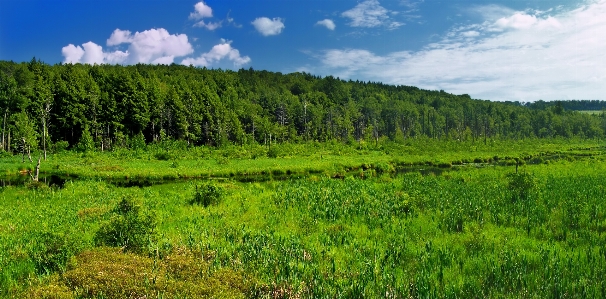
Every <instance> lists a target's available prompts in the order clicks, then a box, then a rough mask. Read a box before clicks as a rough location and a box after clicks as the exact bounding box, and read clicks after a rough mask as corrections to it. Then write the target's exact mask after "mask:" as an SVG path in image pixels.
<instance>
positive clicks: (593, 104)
mask: <svg viewBox="0 0 606 299" xmlns="http://www.w3.org/2000/svg"><path fill="white" fill-rule="evenodd" d="M526 106H527V107H530V108H532V109H549V108H553V109H557V110H558V111H559V110H561V109H563V110H574V111H601V110H604V109H606V101H598V100H569V101H553V102H545V101H542V100H539V101H536V102H533V103H526Z"/></svg>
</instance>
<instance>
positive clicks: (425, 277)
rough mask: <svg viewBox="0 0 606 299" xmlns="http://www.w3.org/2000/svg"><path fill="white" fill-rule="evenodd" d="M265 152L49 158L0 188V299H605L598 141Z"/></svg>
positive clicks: (605, 169)
mask: <svg viewBox="0 0 606 299" xmlns="http://www.w3.org/2000/svg"><path fill="white" fill-rule="evenodd" d="M268 151H269V150H268V149H267V148H263V147H260V148H252V149H247V148H245V147H236V148H228V149H220V150H209V149H205V148H194V149H187V150H184V149H175V148H169V149H166V148H160V147H158V148H153V147H150V148H148V149H147V151H141V152H127V151H123V152H111V153H84V154H77V153H63V154H57V155H52V156H51V157H50V159H49V160H48V161H47V162H43V164H42V165H43V168H42V169H43V171H44V172H47V173H57V174H61V175H67V174H69V175H70V176H71V177H70V178H71V179H68V180H67V181H66V182H65V184H64V185H63V186H62V187H61V188H59V187H56V186H55V187H48V186H46V185H44V184H36V183H29V182H28V183H26V184H24V185H14V184H12V185H10V186H6V187H2V188H1V189H0V200H1V201H2V203H3V204H2V205H0V297H6V298H13V297H15V298H125V297H130V298H143V297H145V298H200V297H206V298H409V297H412V298H427V297H442V298H487V297H492V298H604V297H605V296H606V284H605V283H604V282H603V277H605V275H606V248H605V247H604V244H606V234H605V232H606V201H605V199H606V192H605V187H604V186H606V176H605V175H604V173H606V163H605V162H604V156H603V155H602V152H601V147H600V142H599V141H596V140H590V141H582V140H576V141H570V140H551V141H548V142H546V141H539V140H529V141H521V142H502V143H498V142H497V143H488V144H486V145H484V144H483V143H480V144H475V145H472V144H457V143H452V142H435V141H418V142H416V143H411V144H408V145H383V146H382V147H380V148H373V147H371V146H367V147H365V148H364V147H363V148H361V149H360V148H359V146H356V145H352V146H343V145H339V144H332V145H331V144H315V145H314V144H308V145H281V146H276V147H274V151H276V153H270V155H269V156H271V157H268ZM162 154H166V155H168V157H165V156H162ZM20 161H21V160H20V157H19V158H17V157H12V158H6V159H5V158H3V159H2V162H0V167H3V169H5V173H7V174H8V177H10V176H12V174H13V173H16V172H18V171H19V169H20V168H22V169H24V164H21V163H20ZM25 164H27V165H31V163H25ZM57 165H58V166H57ZM412 165H417V166H422V167H420V168H414V169H413V168H405V167H411V166H412ZM457 165H460V166H457ZM516 165H518V167H516ZM428 166H435V167H437V168H440V166H442V167H441V168H440V169H442V170H443V171H442V172H439V174H435V173H429V174H427V175H423V174H421V173H420V172H419V171H418V170H419V169H426V168H427V167H428ZM27 167H31V166H26V167H25V168H27ZM516 169H517V172H516ZM249 173H252V174H256V175H257V176H255V177H250V178H249V180H245V179H241V178H242V177H243V176H244V174H249ZM127 176H128V177H130V178H132V177H137V178H140V179H145V178H148V179H150V178H156V179H157V178H165V179H164V180H162V181H154V182H153V184H151V183H150V184H143V185H141V184H140V185H137V186H136V187H122V186H123V184H116V183H115V181H112V180H111V179H118V178H125V177H127ZM209 176H214V177H220V178H221V179H220V180H219V179H215V180H208V179H206V178H208V177H209ZM169 177H170V179H169ZM192 177H193V178H192ZM182 178H190V179H187V180H184V179H182ZM276 178H279V180H277V179H276Z"/></svg>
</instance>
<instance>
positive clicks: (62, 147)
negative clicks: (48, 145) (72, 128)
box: [52, 141, 69, 153]
mask: <svg viewBox="0 0 606 299" xmlns="http://www.w3.org/2000/svg"><path fill="white" fill-rule="evenodd" d="M68 147H69V143H68V142H67V141H57V142H56V143H55V144H53V147H52V149H53V152H55V153H61V152H64V151H66V150H67V148H68Z"/></svg>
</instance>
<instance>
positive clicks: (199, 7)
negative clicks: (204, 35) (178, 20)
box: [189, 1, 233, 31]
mask: <svg viewBox="0 0 606 299" xmlns="http://www.w3.org/2000/svg"><path fill="white" fill-rule="evenodd" d="M212 16H213V10H212V8H211V7H210V6H208V5H207V4H206V3H204V1H200V2H198V3H196V5H194V12H192V13H190V14H189V19H190V20H196V21H197V22H196V23H195V24H194V27H201V28H206V29H208V30H210V31H213V30H216V29H218V28H221V27H222V26H223V21H218V22H207V21H204V20H203V19H204V18H212ZM227 22H228V24H229V23H232V22H233V19H230V18H229V15H228V20H227Z"/></svg>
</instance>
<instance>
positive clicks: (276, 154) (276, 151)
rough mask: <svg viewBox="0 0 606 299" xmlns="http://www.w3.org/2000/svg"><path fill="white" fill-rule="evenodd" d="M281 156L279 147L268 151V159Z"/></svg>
mask: <svg viewBox="0 0 606 299" xmlns="http://www.w3.org/2000/svg"><path fill="white" fill-rule="evenodd" d="M279 156H280V150H279V149H278V147H277V146H275V145H274V146H272V147H270V148H269V150H268V151H267V157H268V158H272V159H273V158H277V157H279Z"/></svg>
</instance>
